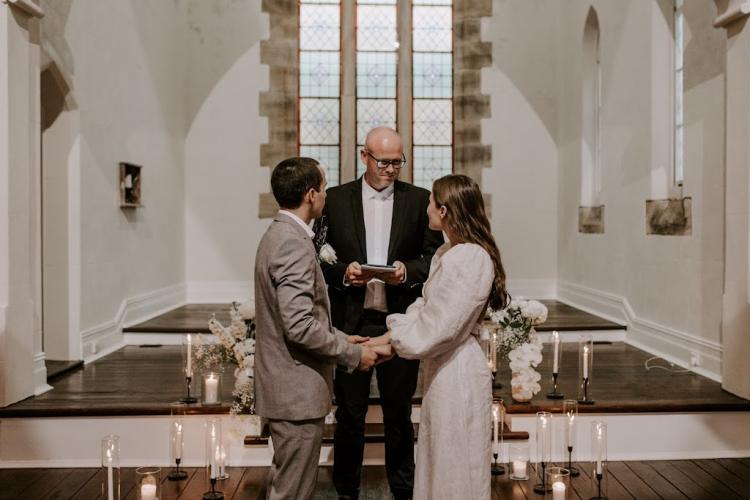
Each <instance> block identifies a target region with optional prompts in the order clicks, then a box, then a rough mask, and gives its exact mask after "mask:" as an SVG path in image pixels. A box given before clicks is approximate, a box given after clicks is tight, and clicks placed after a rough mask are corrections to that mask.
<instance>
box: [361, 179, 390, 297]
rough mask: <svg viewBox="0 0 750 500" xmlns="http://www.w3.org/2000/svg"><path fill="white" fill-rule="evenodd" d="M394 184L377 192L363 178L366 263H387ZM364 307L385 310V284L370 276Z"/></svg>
mask: <svg viewBox="0 0 750 500" xmlns="http://www.w3.org/2000/svg"><path fill="white" fill-rule="evenodd" d="M393 190H394V188H393V184H391V185H390V186H388V187H387V188H385V189H383V190H382V191H377V190H375V189H373V188H372V186H370V185H369V184H368V183H367V180H366V179H365V178H364V177H362V209H363V212H364V218H365V235H366V244H367V264H381V265H386V264H388V245H389V244H390V242H391V220H392V218H393ZM364 307H365V309H374V310H376V311H382V312H388V304H387V302H386V297H385V283H384V282H383V281H381V280H379V279H372V280H370V281H369V282H368V283H367V291H366V293H365V306H364Z"/></svg>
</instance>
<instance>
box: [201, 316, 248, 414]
mask: <svg viewBox="0 0 750 500" xmlns="http://www.w3.org/2000/svg"><path fill="white" fill-rule="evenodd" d="M229 317H230V323H229V326H227V327H225V326H224V325H222V324H221V322H220V321H219V320H217V319H216V317H215V316H213V317H211V319H210V320H209V321H208V328H209V330H211V333H212V334H213V337H214V338H216V339H218V343H217V342H208V341H207V340H206V339H203V338H202V336H200V335H199V336H198V345H197V346H196V349H195V358H196V363H197V365H198V366H199V367H200V368H204V369H207V368H210V367H221V366H223V365H226V364H233V365H236V368H235V370H234V378H235V380H234V389H233V390H232V396H234V402H233V403H232V408H231V409H230V413H231V414H232V415H239V414H242V413H250V414H253V413H255V405H254V403H255V386H254V384H253V369H254V367H255V307H254V306H253V304H252V303H250V302H245V303H244V304H242V305H240V304H239V303H238V302H232V308H231V309H230V311H229Z"/></svg>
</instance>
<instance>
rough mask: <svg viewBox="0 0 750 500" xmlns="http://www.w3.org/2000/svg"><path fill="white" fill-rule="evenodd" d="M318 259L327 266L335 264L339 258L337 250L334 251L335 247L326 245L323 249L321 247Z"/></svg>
mask: <svg viewBox="0 0 750 500" xmlns="http://www.w3.org/2000/svg"><path fill="white" fill-rule="evenodd" d="M318 259H319V260H320V261H321V262H325V263H326V264H335V263H336V262H338V258H337V257H336V250H334V249H333V247H332V246H331V245H330V244H328V243H325V244H324V245H323V246H322V247H320V252H318Z"/></svg>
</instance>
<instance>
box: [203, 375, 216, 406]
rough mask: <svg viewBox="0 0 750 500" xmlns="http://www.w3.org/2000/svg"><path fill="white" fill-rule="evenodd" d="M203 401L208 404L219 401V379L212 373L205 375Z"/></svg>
mask: <svg viewBox="0 0 750 500" xmlns="http://www.w3.org/2000/svg"><path fill="white" fill-rule="evenodd" d="M204 401H205V402H206V403H209V404H214V403H218V402H219V379H218V378H216V376H215V375H213V374H210V375H208V376H207V377H206V396H205V398H204Z"/></svg>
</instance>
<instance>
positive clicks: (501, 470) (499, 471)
mask: <svg viewBox="0 0 750 500" xmlns="http://www.w3.org/2000/svg"><path fill="white" fill-rule="evenodd" d="M497 457H498V454H497V453H493V454H492V458H493V462H492V468H491V469H490V472H491V473H492V475H493V476H502V475H503V474H505V466H504V465H502V464H499V463H497Z"/></svg>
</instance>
